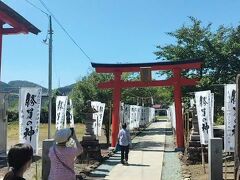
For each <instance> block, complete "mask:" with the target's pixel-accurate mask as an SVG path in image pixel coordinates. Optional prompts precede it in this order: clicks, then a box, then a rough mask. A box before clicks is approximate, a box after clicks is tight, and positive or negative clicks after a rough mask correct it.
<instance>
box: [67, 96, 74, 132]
mask: <svg viewBox="0 0 240 180" xmlns="http://www.w3.org/2000/svg"><path fill="white" fill-rule="evenodd" d="M66 119H67V122H70V128H73V127H74V117H73V104H72V99H69V101H68V105H67V112H66Z"/></svg>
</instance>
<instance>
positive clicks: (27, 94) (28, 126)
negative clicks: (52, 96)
mask: <svg viewBox="0 0 240 180" xmlns="http://www.w3.org/2000/svg"><path fill="white" fill-rule="evenodd" d="M41 97H42V89H41V88H21V89H20V96H19V141H20V142H23V143H29V144H31V146H32V147H33V149H34V153H35V154H38V141H39V124H40V114H41ZM91 106H92V107H93V108H95V109H96V110H97V111H98V112H97V113H94V114H93V119H95V122H94V124H93V128H94V134H95V135H98V136H101V129H102V122H103V116H104V109H105V104H104V103H101V102H98V101H92V102H91ZM67 122H69V123H70V124H69V125H68V123H67ZM66 127H74V117H73V104H72V100H71V99H69V98H68V96H57V98H56V129H57V130H58V129H62V128H66Z"/></svg>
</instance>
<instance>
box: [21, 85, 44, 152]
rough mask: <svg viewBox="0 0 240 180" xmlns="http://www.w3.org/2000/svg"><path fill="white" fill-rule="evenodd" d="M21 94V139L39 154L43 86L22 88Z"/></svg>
mask: <svg viewBox="0 0 240 180" xmlns="http://www.w3.org/2000/svg"><path fill="white" fill-rule="evenodd" d="M19 94H20V95H19V141H20V142H21V143H28V144H31V146H32V147H33V150H34V153H36V154H38V141H39V123H40V112H41V98H42V88H21V89H20V92H19Z"/></svg>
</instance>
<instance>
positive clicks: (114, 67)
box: [92, 59, 203, 148]
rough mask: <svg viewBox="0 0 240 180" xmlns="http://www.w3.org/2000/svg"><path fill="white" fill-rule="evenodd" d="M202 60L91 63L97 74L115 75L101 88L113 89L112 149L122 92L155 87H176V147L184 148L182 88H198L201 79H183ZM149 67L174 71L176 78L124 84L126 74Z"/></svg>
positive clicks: (197, 67) (199, 64)
mask: <svg viewBox="0 0 240 180" xmlns="http://www.w3.org/2000/svg"><path fill="white" fill-rule="evenodd" d="M202 63H203V60H201V59H194V60H185V61H165V62H155V63H140V64H99V63H92V67H94V68H95V69H96V72H97V73H113V74H114V79H113V80H111V81H109V82H103V83H100V84H99V85H98V86H99V88H112V89H113V111H112V147H115V145H116V143H117V136H118V131H119V106H120V100H121V89H122V88H131V87H152V86H173V87H174V101H175V108H176V136H177V148H184V129H183V118H182V100H181V98H182V94H181V87H182V86H195V85H196V84H197V82H198V79H188V78H185V77H182V76H181V72H182V71H183V70H185V69H199V68H201V64H202ZM143 67H144V68H146V67H147V68H148V69H150V70H151V71H157V70H167V71H169V70H170V71H172V73H173V77H172V78H170V79H167V80H151V81H149V82H143V81H123V80H122V79H121V75H122V73H124V72H140V71H141V68H143Z"/></svg>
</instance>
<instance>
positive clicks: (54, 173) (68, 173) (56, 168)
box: [48, 128, 83, 180]
mask: <svg viewBox="0 0 240 180" xmlns="http://www.w3.org/2000/svg"><path fill="white" fill-rule="evenodd" d="M70 139H73V140H74V141H75V146H73V147H68V146H67V142H69V140H70ZM55 141H56V144H55V145H53V146H52V147H51V148H50V149H49V154H48V156H49V158H50V160H51V169H50V174H49V177H48V179H49V180H75V179H76V175H75V172H74V160H75V158H76V157H77V156H79V155H80V154H81V153H82V151H83V148H82V146H81V144H80V143H79V141H78V140H77V137H76V134H75V131H74V129H72V128H71V129H70V128H65V129H60V130H57V131H56V133H55Z"/></svg>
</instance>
